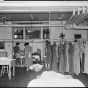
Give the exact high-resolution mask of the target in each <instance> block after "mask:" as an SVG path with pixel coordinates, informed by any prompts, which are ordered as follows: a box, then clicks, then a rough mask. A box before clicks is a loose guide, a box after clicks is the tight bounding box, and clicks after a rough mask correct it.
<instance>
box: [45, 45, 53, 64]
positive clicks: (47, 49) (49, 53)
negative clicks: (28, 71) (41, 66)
mask: <svg viewBox="0 0 88 88" xmlns="http://www.w3.org/2000/svg"><path fill="white" fill-rule="evenodd" d="M51 47H52V46H51V45H50V44H49V45H47V46H46V52H45V53H46V57H47V58H46V63H47V64H51V60H52V52H51Z"/></svg>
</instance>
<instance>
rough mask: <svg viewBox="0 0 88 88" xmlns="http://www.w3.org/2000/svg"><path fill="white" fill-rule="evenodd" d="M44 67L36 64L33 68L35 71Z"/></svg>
mask: <svg viewBox="0 0 88 88" xmlns="http://www.w3.org/2000/svg"><path fill="white" fill-rule="evenodd" d="M42 68H43V65H35V66H34V68H33V70H34V71H35V72H39V71H41V70H42Z"/></svg>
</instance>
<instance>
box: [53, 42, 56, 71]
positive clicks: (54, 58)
mask: <svg viewBox="0 0 88 88" xmlns="http://www.w3.org/2000/svg"><path fill="white" fill-rule="evenodd" d="M56 47H57V45H56V43H55V42H54V43H53V45H52V71H55V72H57V55H56Z"/></svg>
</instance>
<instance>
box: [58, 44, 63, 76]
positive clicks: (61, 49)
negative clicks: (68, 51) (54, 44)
mask: <svg viewBox="0 0 88 88" xmlns="http://www.w3.org/2000/svg"><path fill="white" fill-rule="evenodd" d="M58 55H59V72H60V73H61V74H64V56H63V44H62V43H61V42H60V44H59V46H58Z"/></svg>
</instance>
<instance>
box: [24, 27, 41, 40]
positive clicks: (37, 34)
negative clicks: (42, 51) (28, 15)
mask: <svg viewBox="0 0 88 88" xmlns="http://www.w3.org/2000/svg"><path fill="white" fill-rule="evenodd" d="M40 29H41V27H32V28H31V27H26V28H25V33H26V39H41V30H40Z"/></svg>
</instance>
